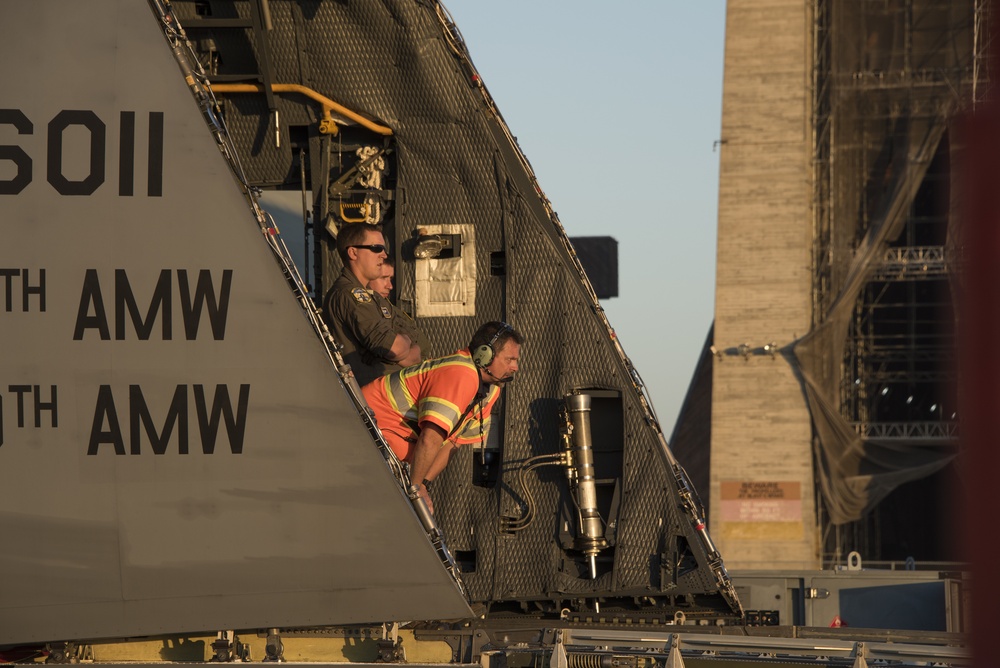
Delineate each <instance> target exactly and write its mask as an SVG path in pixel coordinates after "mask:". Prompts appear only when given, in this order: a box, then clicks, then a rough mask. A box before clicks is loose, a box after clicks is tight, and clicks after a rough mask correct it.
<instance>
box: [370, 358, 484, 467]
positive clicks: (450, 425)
mask: <svg viewBox="0 0 1000 668" xmlns="http://www.w3.org/2000/svg"><path fill="white" fill-rule="evenodd" d="M481 388H482V384H481V383H480V380H479V370H478V369H477V368H476V365H475V363H474V362H473V361H472V356H471V355H470V354H469V351H468V349H464V350H459V351H458V352H456V353H455V354H453V355H448V356H446V357H437V358H435V359H430V360H426V361H424V362H421V363H420V364H415V365H413V366H411V367H407V368H405V369H402V370H400V371H397V372H395V373H390V374H389V375H387V376H383V377H381V378H378V379H376V380H373V381H372V382H370V383H368V384H367V385H365V386H364V387H363V388H361V391H362V392H363V393H364V395H365V399H366V400H367V401H368V405H369V406H371V408H372V410H373V411H375V419H376V421H377V422H378V426H379V429H381V430H382V434H383V435H384V436H385V440H386V442H388V444H389V447H391V448H392V451H393V452H395V453H396V456H397V457H399V458H400V459H402V460H404V461H409V458H410V455H411V453H412V451H413V444H414V443H416V441H417V436H418V435H419V434H420V429H421V428H422V427H423V425H425V424H426V423H428V422H430V423H431V424H435V425H437V426H438V427H440V428H441V429H443V430H444V432H445V433H446V434H449V437H448V439H447V440H449V441H451V442H452V443H454V444H455V446H456V447H457V446H461V445H465V444H468V443H479V442H480V441H482V442H483V443H485V442H486V435H487V433H488V431H489V428H490V411H491V410H492V408H493V404H494V403H496V400H497V397H498V396H500V388H499V387H498V386H497V385H490V386H489V390H488V391H487V392H485V394H481ZM470 407H471V408H470ZM463 415H464V416H465V417H464V419H463ZM459 420H462V423H461V424H457V423H458V421H459ZM456 426H457V428H456Z"/></svg>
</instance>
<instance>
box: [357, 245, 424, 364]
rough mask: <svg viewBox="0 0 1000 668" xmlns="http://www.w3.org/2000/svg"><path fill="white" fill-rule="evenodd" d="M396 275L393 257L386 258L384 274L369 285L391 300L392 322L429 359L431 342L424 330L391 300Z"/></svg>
mask: <svg viewBox="0 0 1000 668" xmlns="http://www.w3.org/2000/svg"><path fill="white" fill-rule="evenodd" d="M395 277H396V267H395V264H394V263H393V261H392V258H388V257H387V258H386V259H384V260H382V275H381V276H379V277H378V278H375V279H372V280H370V281H368V287H369V288H371V289H372V291H374V292H375V293H377V294H380V295H382V298H383V299H385V300H386V301H388V302H389V306H391V307H392V314H393V317H392V324H393V326H394V327H395V328H396V331H397V332H400V333H402V334H406V335H407V336H408V337H410V340H411V341H413V342H414V343H416V344H417V345H418V346H420V354H421V356H422V357H423V359H427V358H428V357H429V356H430V352H431V344H430V341H428V340H427V337H426V336H424V333H423V331H421V329H420V328H419V327H417V323H416V322H414V320H413V318H411V317H410V315H409V314H408V313H407V312H406V311H404V310H403V309H401V308H399V307H398V306H396V305H395V304H393V303H392V302H391V301H390V300H389V295H390V294H391V293H392V280H393V279H394V278H395Z"/></svg>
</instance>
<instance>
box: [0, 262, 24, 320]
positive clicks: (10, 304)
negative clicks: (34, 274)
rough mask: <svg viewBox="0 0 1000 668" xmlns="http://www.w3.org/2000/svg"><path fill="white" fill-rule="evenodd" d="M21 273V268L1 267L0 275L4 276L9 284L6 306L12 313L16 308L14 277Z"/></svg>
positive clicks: (8, 311)
mask: <svg viewBox="0 0 1000 668" xmlns="http://www.w3.org/2000/svg"><path fill="white" fill-rule="evenodd" d="M20 275H21V270H20V269H0V276H3V277H4V278H5V279H6V281H5V282H6V284H7V292H6V295H7V300H6V301H5V302H4V303H5V304H6V307H5V308H6V310H7V313H10V312H11V311H13V310H14V285H13V283H14V280H13V279H14V277H15V276H20Z"/></svg>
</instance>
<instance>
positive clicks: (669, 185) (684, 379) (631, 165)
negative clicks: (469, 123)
mask: <svg viewBox="0 0 1000 668" xmlns="http://www.w3.org/2000/svg"><path fill="white" fill-rule="evenodd" d="M445 6H446V7H447V9H448V10H449V12H450V13H451V15H452V18H453V19H454V21H455V23H456V25H457V26H458V29H459V31H460V32H461V33H462V35H463V37H464V38H465V41H466V45H467V46H468V48H469V52H470V53H471V55H472V60H473V62H474V63H475V65H476V69H478V70H479V74H480V75H481V77H482V79H483V81H484V82H485V84H486V87H487V88H488V89H489V91H490V94H491V95H492V96H493V98H494V100H495V101H496V104H497V107H498V108H499V110H500V113H501V114H502V115H503V117H504V119H505V120H506V121H507V124H508V125H509V126H510V129H511V132H512V133H513V134H514V136H516V137H517V139H518V143H519V144H520V146H521V149H522V150H523V151H524V153H525V154H526V155H527V157H528V160H529V161H530V162H531V165H532V167H533V169H534V170H535V175H536V176H537V177H538V181H539V183H540V184H541V187H542V189H543V190H544V191H545V193H546V195H547V196H548V198H549V200H550V201H551V202H552V205H553V208H554V209H555V210H556V212H557V213H558V214H559V219H560V221H561V222H562V224H563V226H564V227H565V228H566V231H567V233H568V234H569V235H570V236H571V237H572V236H602V235H610V236H613V237H615V238H616V239H617V241H618V264H619V278H618V290H619V296H618V297H617V298H614V299H607V300H603V301H602V305H603V306H604V308H605V310H606V311H607V314H608V319H609V320H610V321H611V325H612V326H613V327H614V328H615V330H616V332H617V333H618V337H619V339H620V340H621V342H622V345H623V346H624V347H625V352H626V353H627V354H628V356H629V357H630V358H631V359H632V362H633V364H634V365H635V366H636V368H637V369H638V371H639V373H640V375H641V376H642V378H643V380H644V381H645V383H646V386H647V389H648V390H649V393H650V395H651V397H652V400H653V404H654V406H655V408H656V411H657V414H658V415H659V418H660V420H661V422H662V425H663V429H664V432H665V433H666V435H667V436H668V437H669V436H670V432H671V430H672V429H673V425H674V422H675V420H676V418H677V412H678V411H679V410H680V407H681V403H682V402H683V400H684V395H685V393H686V392H687V388H688V385H689V383H690V380H691V375H692V373H693V372H694V366H695V362H696V361H697V358H698V354H699V353H700V351H701V347H702V345H703V343H704V341H705V336H706V335H707V333H708V329H709V327H710V325H711V323H712V317H713V312H714V300H715V251H716V243H715V242H716V213H717V208H718V206H717V205H718V183H719V154H718V152H717V151H715V150H714V146H713V142H715V141H716V140H717V139H718V138H719V134H720V128H721V117H722V65H723V55H724V38H725V9H726V7H725V2H724V1H723V0H697V1H695V2H692V1H684V2H682V1H680V0H619V1H618V2H615V3H608V2H596V1H595V0H573V1H570V0H549V1H545V0H504V1H503V2H484V1H483V0H445Z"/></svg>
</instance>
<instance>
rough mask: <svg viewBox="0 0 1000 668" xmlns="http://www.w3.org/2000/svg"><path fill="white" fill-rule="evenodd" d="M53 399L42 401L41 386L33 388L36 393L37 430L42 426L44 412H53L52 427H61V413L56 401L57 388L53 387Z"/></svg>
mask: <svg viewBox="0 0 1000 668" xmlns="http://www.w3.org/2000/svg"><path fill="white" fill-rule="evenodd" d="M51 387H52V394H51V395H50V396H51V397H52V399H51V401H42V388H41V386H40V385H35V386H34V387H33V389H34V392H35V428H36V429H38V428H40V427H41V426H42V411H51V412H52V427H53V428H55V427H58V426H59V413H58V410H57V404H58V402H57V401H56V386H55V385H52V386H51Z"/></svg>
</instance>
